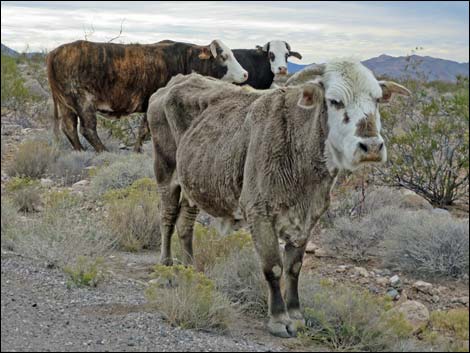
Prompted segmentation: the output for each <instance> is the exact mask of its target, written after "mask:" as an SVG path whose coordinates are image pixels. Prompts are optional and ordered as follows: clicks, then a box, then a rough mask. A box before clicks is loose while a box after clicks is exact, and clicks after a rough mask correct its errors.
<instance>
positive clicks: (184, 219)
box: [176, 199, 199, 266]
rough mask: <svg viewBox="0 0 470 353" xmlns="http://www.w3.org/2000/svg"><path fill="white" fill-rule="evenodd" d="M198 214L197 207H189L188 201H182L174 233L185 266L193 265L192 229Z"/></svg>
mask: <svg viewBox="0 0 470 353" xmlns="http://www.w3.org/2000/svg"><path fill="white" fill-rule="evenodd" d="M198 213H199V209H198V208H197V206H192V207H191V206H190V205H189V202H188V200H186V199H183V201H182V202H181V207H180V212H179V215H178V220H177V222H176V231H177V232H178V236H179V239H180V244H181V249H182V252H183V264H184V265H185V266H189V265H192V264H193V229H194V222H195V221H196V217H197V215H198Z"/></svg>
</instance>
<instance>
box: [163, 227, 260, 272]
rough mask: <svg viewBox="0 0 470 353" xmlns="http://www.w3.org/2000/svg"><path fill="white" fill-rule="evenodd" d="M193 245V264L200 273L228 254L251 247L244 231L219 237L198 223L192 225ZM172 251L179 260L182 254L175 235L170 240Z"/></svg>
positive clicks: (214, 230) (215, 231) (212, 230)
mask: <svg viewBox="0 0 470 353" xmlns="http://www.w3.org/2000/svg"><path fill="white" fill-rule="evenodd" d="M193 244H194V245H193V248H194V250H193V251H194V253H193V256H194V259H193V264H194V267H195V268H196V269H197V270H198V271H201V272H205V271H207V270H209V269H210V268H211V267H212V266H213V265H214V264H215V263H216V262H217V261H218V260H219V259H225V258H226V257H227V256H228V255H229V254H230V253H232V252H238V251H239V250H241V249H242V248H244V247H245V246H252V242H251V236H250V234H249V233H247V232H246V231H244V230H239V231H237V232H235V233H232V234H230V235H228V236H221V235H220V234H219V233H218V232H217V230H216V229H214V228H206V227H204V226H203V225H201V224H199V223H196V224H195V225H194V233H193ZM172 249H174V253H175V256H176V258H177V259H178V260H180V259H181V257H182V256H181V255H182V253H181V247H180V243H179V239H178V235H177V234H175V235H174V236H173V238H172Z"/></svg>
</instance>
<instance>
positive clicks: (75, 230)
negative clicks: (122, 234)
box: [2, 207, 114, 269]
mask: <svg viewBox="0 0 470 353" xmlns="http://www.w3.org/2000/svg"><path fill="white" fill-rule="evenodd" d="M4 238H5V239H4ZM3 241H6V242H8V244H9V245H10V247H11V248H12V249H13V250H15V251H16V252H18V253H20V254H22V255H24V256H28V257H32V258H36V259H38V260H40V261H43V262H44V263H46V264H47V265H48V266H52V267H58V268H60V269H65V268H75V266H76V265H77V261H78V258H79V257H80V256H85V257H87V258H88V259H93V258H97V257H100V256H104V255H106V254H107V253H108V251H109V250H110V249H112V247H113V245H114V241H113V239H112V237H111V236H110V234H109V233H107V232H106V230H105V228H104V227H103V226H102V224H101V223H100V220H99V217H98V216H97V217H93V216H90V214H89V213H87V212H83V211H81V210H80V209H77V208H73V207H72V208H46V209H45V210H44V212H42V213H41V215H40V217H35V218H28V219H24V220H22V221H21V222H17V223H16V224H15V226H14V227H10V228H9V229H8V231H6V232H2V243H3Z"/></svg>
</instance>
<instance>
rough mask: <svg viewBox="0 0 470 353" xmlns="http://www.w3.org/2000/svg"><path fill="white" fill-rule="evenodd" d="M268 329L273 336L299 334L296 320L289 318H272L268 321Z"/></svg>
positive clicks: (284, 336)
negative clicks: (295, 323)
mask: <svg viewBox="0 0 470 353" xmlns="http://www.w3.org/2000/svg"><path fill="white" fill-rule="evenodd" d="M268 330H269V333H271V334H272V335H273V336H277V337H282V338H290V337H296V336H297V329H296V327H295V325H294V322H293V321H292V320H289V319H274V318H271V319H270V320H269V322H268Z"/></svg>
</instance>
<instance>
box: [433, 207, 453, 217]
mask: <svg viewBox="0 0 470 353" xmlns="http://www.w3.org/2000/svg"><path fill="white" fill-rule="evenodd" d="M432 213H434V214H435V215H439V216H446V217H450V212H449V211H447V210H444V209H443V208H435V209H433V210H432Z"/></svg>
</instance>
